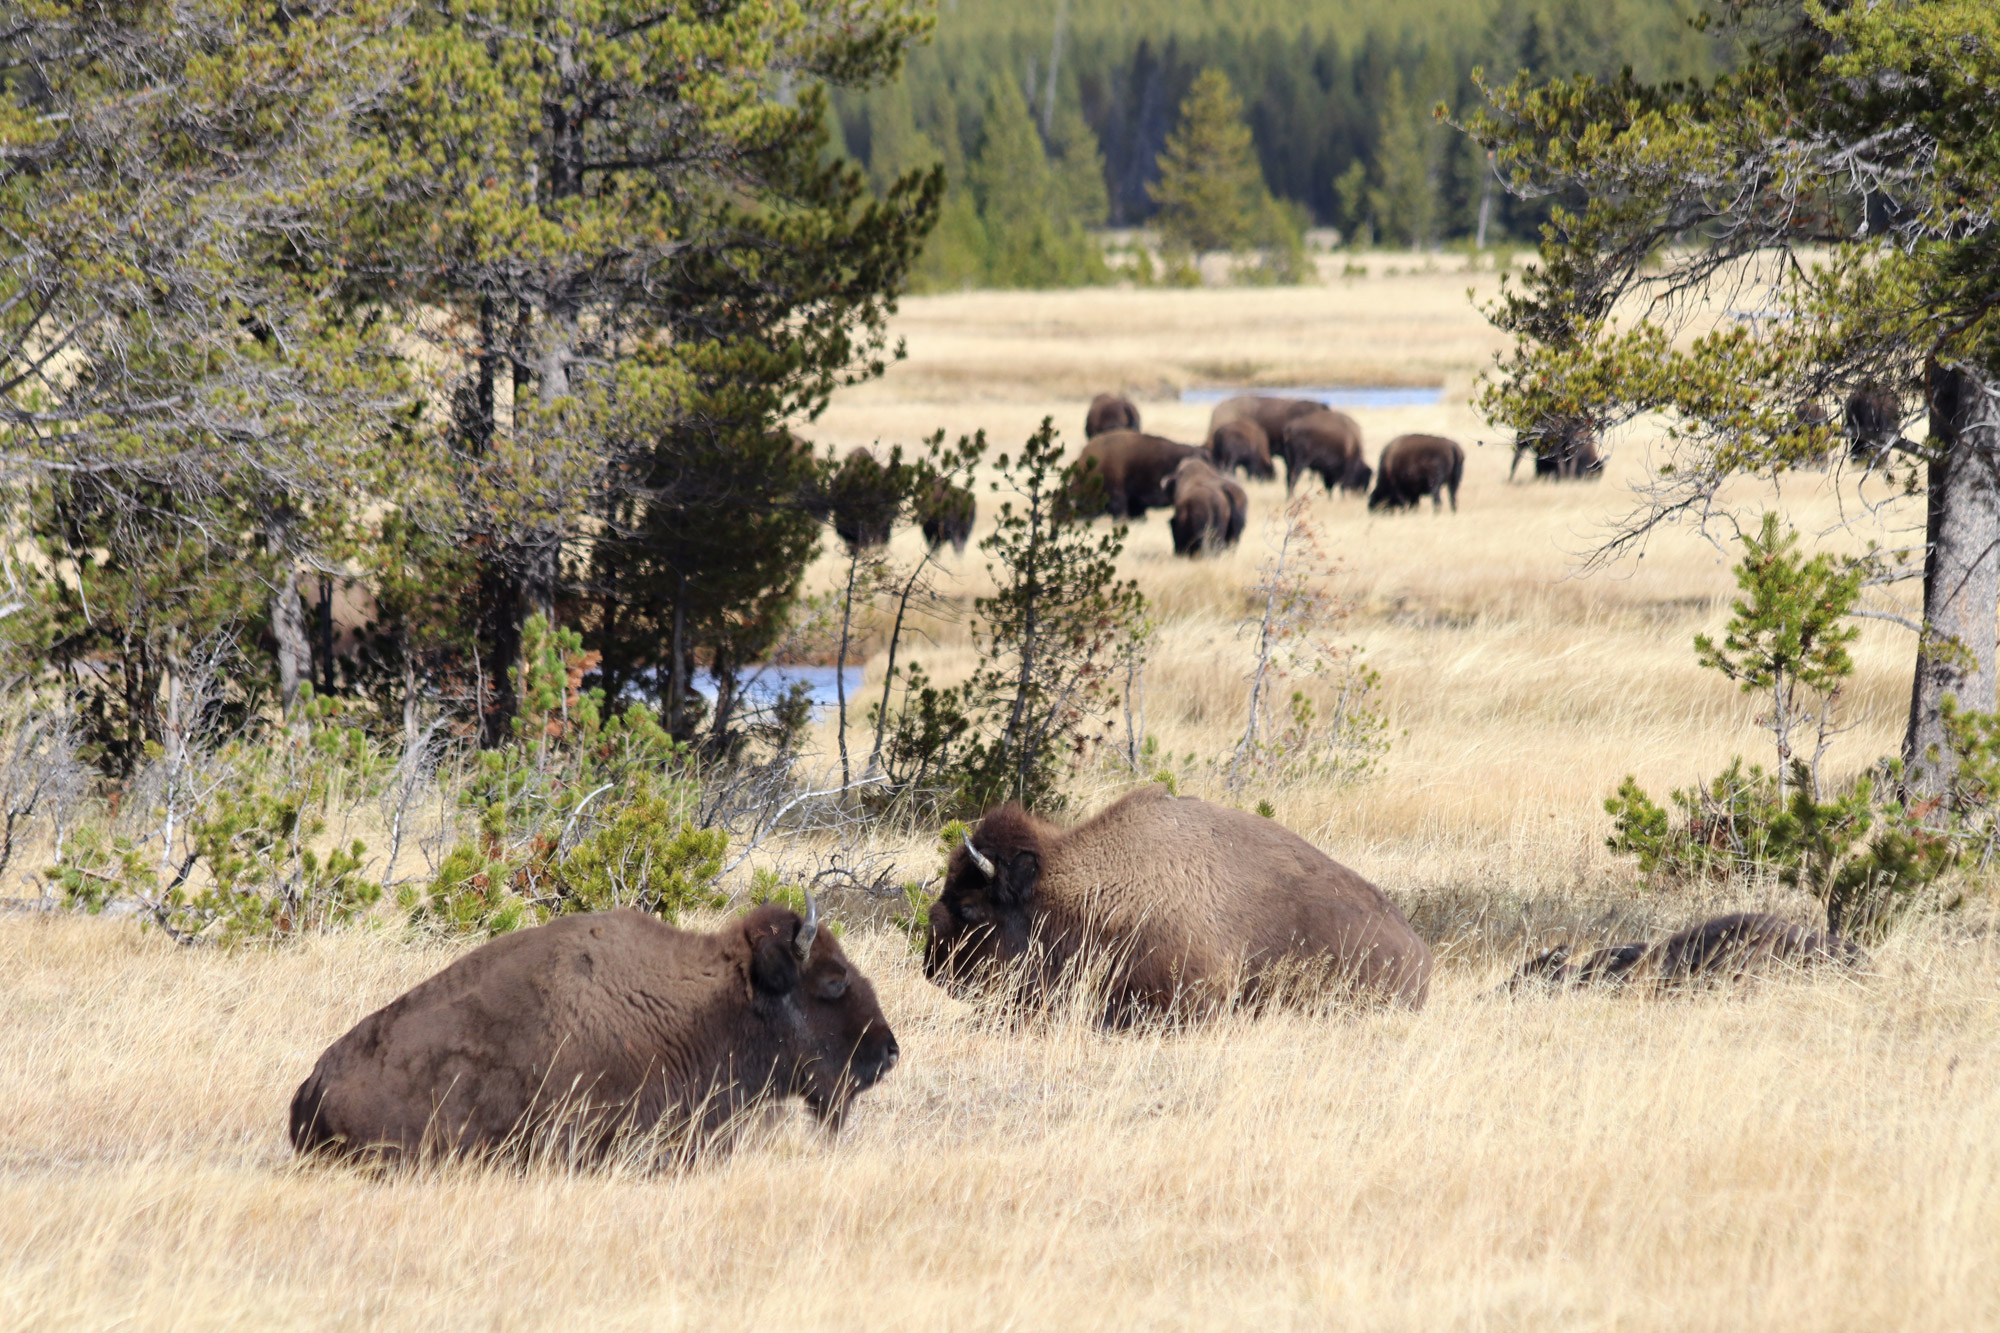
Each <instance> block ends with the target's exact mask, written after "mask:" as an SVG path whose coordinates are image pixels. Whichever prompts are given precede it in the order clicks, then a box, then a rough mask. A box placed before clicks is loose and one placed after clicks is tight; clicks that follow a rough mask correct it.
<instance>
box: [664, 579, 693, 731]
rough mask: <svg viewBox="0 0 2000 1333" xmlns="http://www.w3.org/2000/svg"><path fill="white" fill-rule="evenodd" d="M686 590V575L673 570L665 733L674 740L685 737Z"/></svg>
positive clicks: (686, 686)
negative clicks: (672, 611)
mask: <svg viewBox="0 0 2000 1333" xmlns="http://www.w3.org/2000/svg"><path fill="white" fill-rule="evenodd" d="M687 589H688V580H687V575H686V574H682V573H679V572H678V571H677V572H676V574H675V578H674V632H673V642H672V643H670V644H669V645H668V646H667V659H668V660H667V734H668V735H670V736H672V737H673V738H674V739H675V740H677V741H684V740H686V739H687V738H688V737H687V733H686V730H685V725H686V723H685V716H686V714H685V708H686V704H687V688H688V679H687Z"/></svg>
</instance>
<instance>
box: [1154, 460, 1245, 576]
mask: <svg viewBox="0 0 2000 1333" xmlns="http://www.w3.org/2000/svg"><path fill="white" fill-rule="evenodd" d="M1166 485H1167V488H1168V492H1169V494H1171V495H1172V497H1173V502H1174V516H1173V519H1172V520H1171V522H1170V525H1169V526H1171V527H1172V529H1173V534H1174V554H1175V555H1200V554H1201V553H1202V552H1204V551H1213V550H1218V549H1220V548H1222V547H1225V546H1234V545H1236V539H1237V538H1239V537H1241V536H1242V535H1243V524H1244V521H1245V520H1246V519H1247V517H1248V516H1249V513H1250V496H1249V494H1248V493H1247V492H1245V491H1244V489H1243V488H1242V487H1241V486H1240V485H1238V484H1237V483H1236V480H1235V478H1233V477H1226V476H1224V475H1223V474H1222V473H1220V472H1218V471H1216V470H1215V468H1214V467H1213V466H1212V465H1211V464H1210V463H1209V461H1208V460H1207V459H1206V458H1202V457H1200V456H1199V455H1197V456H1195V457H1193V458H1184V459H1182V460H1181V465H1180V467H1178V468H1176V469H1175V470H1174V475H1173V476H1171V477H1169V478H1167V481H1166Z"/></svg>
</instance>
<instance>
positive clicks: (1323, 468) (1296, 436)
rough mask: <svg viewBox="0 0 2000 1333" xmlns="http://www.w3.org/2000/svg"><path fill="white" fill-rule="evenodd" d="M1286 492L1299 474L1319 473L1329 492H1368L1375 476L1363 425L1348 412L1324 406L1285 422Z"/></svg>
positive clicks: (1295, 483) (1288, 493)
mask: <svg viewBox="0 0 2000 1333" xmlns="http://www.w3.org/2000/svg"><path fill="white" fill-rule="evenodd" d="M1283 438H1284V449H1283V454H1284V458H1285V494H1287V495H1290V494H1291V493H1292V488H1293V487H1294V486H1296V485H1298V482H1299V478H1300V477H1302V476H1304V475H1305V474H1306V473H1308V472H1313V473H1317V474H1318V475H1319V479H1320V481H1321V483H1322V484H1324V485H1325V487H1326V489H1327V493H1328V494H1329V495H1331V494H1332V493H1333V491H1334V489H1335V488H1336V487H1338V488H1339V489H1341V490H1343V491H1353V492H1362V493H1366V491H1367V490H1368V483H1369V481H1370V479H1371V478H1372V477H1373V476H1374V473H1373V472H1371V471H1370V470H1369V467H1368V464H1367V463H1366V462H1365V461H1363V459H1362V456H1361V426H1360V424H1359V423H1358V422H1356V421H1355V419H1354V418H1353V417H1351V416H1349V415H1347V413H1345V412H1335V411H1333V410H1332V409H1331V408H1323V409H1321V410H1320V411H1317V412H1307V413H1304V414H1303V415H1301V416H1296V417H1293V418H1292V419H1291V420H1290V421H1289V422H1287V423H1286V424H1285V432H1284V437H1283Z"/></svg>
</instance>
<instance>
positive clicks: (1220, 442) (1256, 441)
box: [1207, 421, 1278, 481]
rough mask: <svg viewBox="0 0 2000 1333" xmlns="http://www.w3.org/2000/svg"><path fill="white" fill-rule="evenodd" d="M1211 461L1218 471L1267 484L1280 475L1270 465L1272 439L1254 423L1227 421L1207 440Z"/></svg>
mask: <svg viewBox="0 0 2000 1333" xmlns="http://www.w3.org/2000/svg"><path fill="white" fill-rule="evenodd" d="M1207 448H1208V457H1209V461H1210V462H1212V463H1214V464H1215V469H1216V471H1218V472H1222V473H1229V472H1234V471H1236V470H1237V469H1238V468H1241V469H1242V470H1243V473H1244V475H1246V476H1250V477H1256V478H1257V479H1259V480H1260V481H1267V480H1269V479H1270V478H1272V477H1275V476H1277V475H1278V470H1277V469H1276V468H1274V467H1272V466H1271V437H1270V436H1268V435H1266V434H1264V428H1263V427H1262V426H1260V425H1258V424H1257V423H1256V422H1254V421H1225V422H1223V423H1222V424H1221V425H1220V426H1217V427H1216V428H1215V430H1214V431H1213V432H1212V433H1211V434H1210V435H1209V437H1208V446H1207Z"/></svg>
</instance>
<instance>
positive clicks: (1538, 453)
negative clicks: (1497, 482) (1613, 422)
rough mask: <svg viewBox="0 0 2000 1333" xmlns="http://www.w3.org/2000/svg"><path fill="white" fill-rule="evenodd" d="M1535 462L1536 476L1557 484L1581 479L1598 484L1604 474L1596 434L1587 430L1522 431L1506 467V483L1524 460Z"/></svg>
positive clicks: (1576, 428)
mask: <svg viewBox="0 0 2000 1333" xmlns="http://www.w3.org/2000/svg"><path fill="white" fill-rule="evenodd" d="M1524 455H1526V456H1532V457H1533V458H1534V460H1535V476H1537V477H1546V478H1549V479H1551V480H1555V481H1563V480H1570V479H1576V478H1582V479H1585V480H1595V479H1596V478H1597V477H1599V476H1602V475H1603V473H1604V458H1603V456H1602V455H1600V454H1599V453H1598V452H1597V432H1596V431H1594V430H1591V429H1590V428H1589V427H1587V426H1577V427H1574V428H1570V429H1550V430H1545V431H1541V432H1539V433H1536V432H1528V431H1523V432H1521V433H1520V434H1519V435H1516V436H1515V437H1514V457H1513V459H1512V461H1510V462H1509V463H1508V464H1507V480H1509V481H1512V480H1513V479H1514V469H1515V468H1517V467H1519V466H1520V465H1521V459H1522V457H1523V456H1524Z"/></svg>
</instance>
